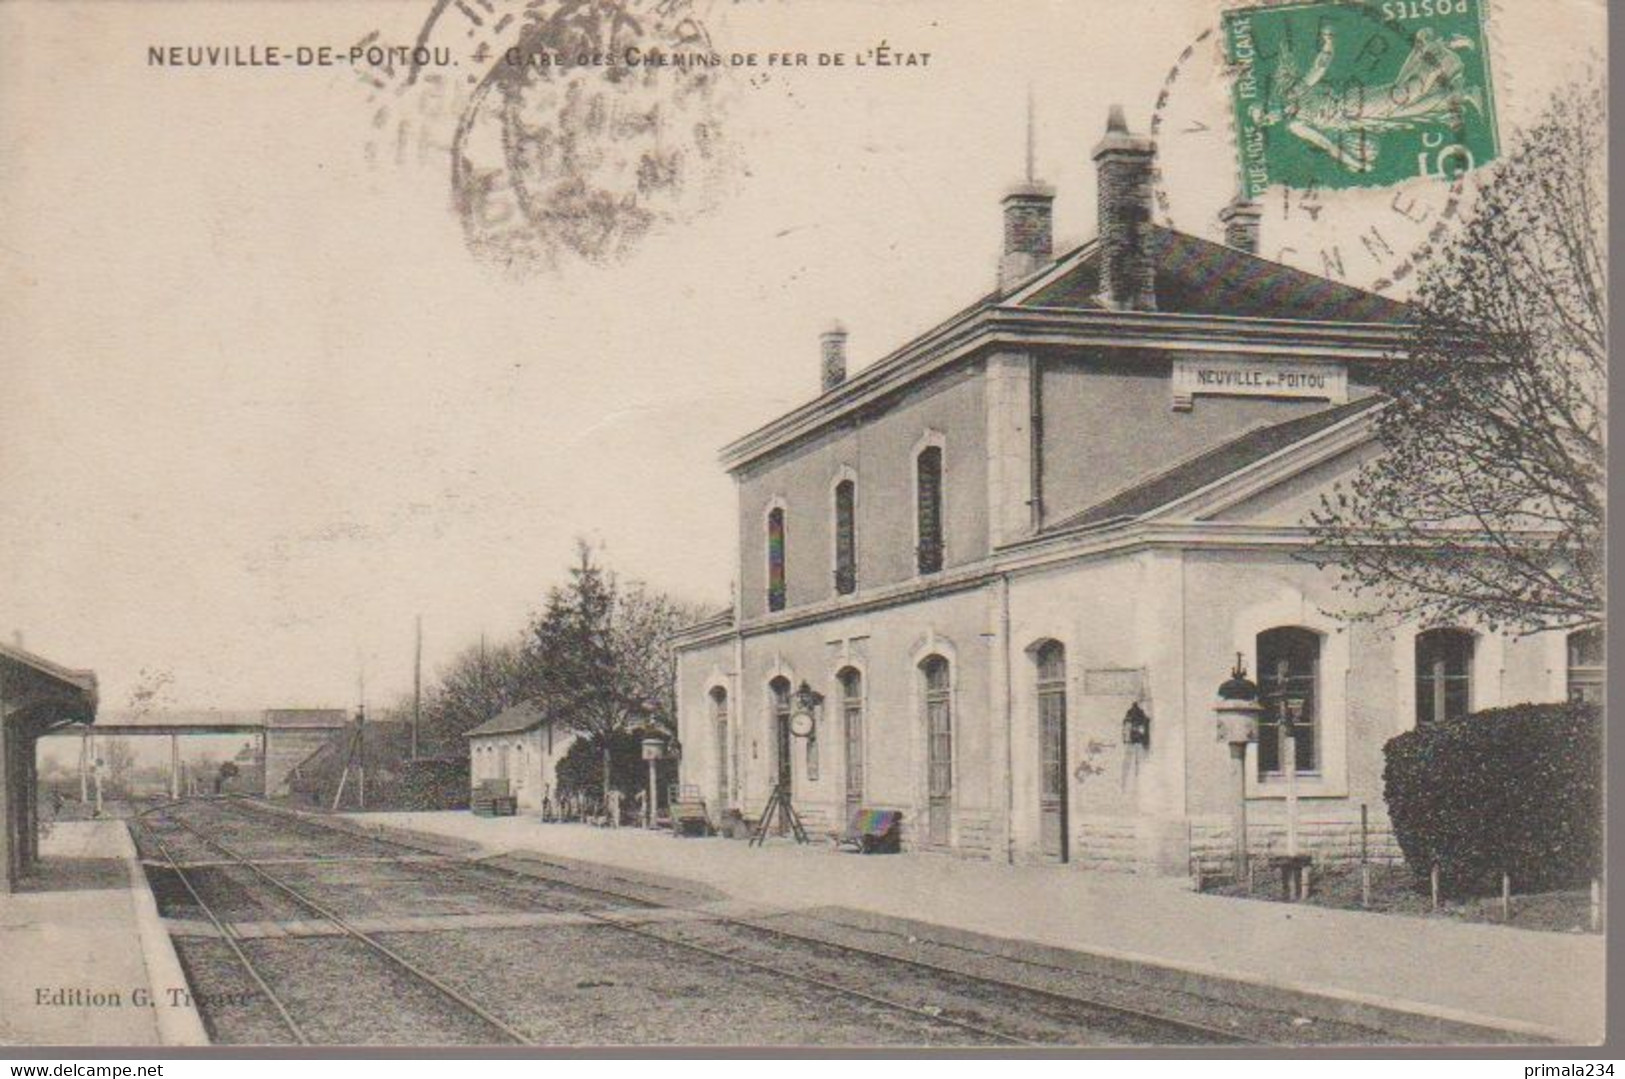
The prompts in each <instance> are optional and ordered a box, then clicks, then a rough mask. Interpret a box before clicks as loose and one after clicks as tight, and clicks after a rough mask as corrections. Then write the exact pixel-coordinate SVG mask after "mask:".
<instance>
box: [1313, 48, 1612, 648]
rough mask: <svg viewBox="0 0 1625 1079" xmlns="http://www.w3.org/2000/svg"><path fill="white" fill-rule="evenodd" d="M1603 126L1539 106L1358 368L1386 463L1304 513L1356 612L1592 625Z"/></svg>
mask: <svg viewBox="0 0 1625 1079" xmlns="http://www.w3.org/2000/svg"><path fill="white" fill-rule="evenodd" d="M1607 130H1608V128H1607V111H1606V107H1605V102H1604V99H1603V89H1602V85H1601V82H1600V80H1597V81H1592V82H1589V83H1587V84H1584V85H1577V86H1573V87H1570V88H1569V89H1568V90H1566V91H1564V92H1563V93H1560V94H1558V95H1557V96H1555V97H1554V98H1553V99H1552V101H1551V103H1550V104H1549V105H1548V107H1547V109H1546V111H1545V112H1544V113H1543V114H1542V116H1541V117H1540V119H1539V120H1538V122H1537V123H1535V124H1534V126H1532V127H1531V128H1530V129H1529V130H1528V131H1526V132H1524V133H1523V135H1522V137H1521V141H1520V144H1519V145H1518V146H1517V147H1516V149H1515V150H1514V152H1512V153H1511V154H1510V155H1509V156H1507V157H1506V158H1504V159H1503V160H1502V161H1500V162H1498V163H1496V164H1495V165H1493V166H1490V169H1492V170H1493V171H1492V172H1491V173H1490V177H1489V179H1488V180H1487V182H1485V183H1484V184H1483V185H1482V187H1481V188H1480V190H1479V191H1478V194H1477V200H1476V203H1475V205H1474V207H1473V209H1472V211H1471V213H1470V214H1469V216H1468V217H1467V218H1466V219H1465V220H1464V221H1463V223H1462V224H1461V225H1460V226H1458V227H1457V229H1456V230H1455V232H1454V233H1453V234H1452V235H1451V236H1449V237H1448V238H1447V239H1446V240H1445V241H1444V242H1443V243H1441V244H1439V245H1438V246H1436V247H1435V248H1434V249H1433V251H1432V252H1431V253H1430V254H1429V255H1428V256H1427V259H1428V261H1426V262H1425V263H1424V268H1423V270H1422V272H1421V273H1420V275H1419V278H1418V285H1417V290H1416V293H1415V296H1414V297H1413V300H1412V303H1413V305H1414V307H1415V311H1416V315H1415V318H1414V321H1413V323H1412V324H1411V326H1410V327H1409V329H1408V341H1407V347H1406V349H1405V350H1404V355H1402V356H1400V357H1396V358H1394V359H1392V360H1390V361H1387V362H1385V363H1382V364H1376V365H1373V366H1374V367H1375V368H1376V371H1375V377H1376V380H1377V383H1378V388H1379V389H1381V390H1382V391H1383V392H1384V393H1385V394H1386V395H1387V397H1388V398H1389V401H1388V402H1387V404H1386V405H1385V406H1384V408H1383V409H1382V410H1381V412H1380V413H1379V415H1378V416H1377V418H1376V425H1377V431H1378V437H1379V439H1380V442H1381V444H1382V447H1383V449H1384V451H1385V452H1384V453H1382V454H1380V455H1379V456H1377V457H1376V458H1374V459H1373V460H1372V461H1371V462H1369V463H1368V464H1367V465H1365V466H1364V467H1363V468H1362V469H1361V470H1360V472H1358V473H1357V474H1356V476H1355V477H1354V478H1353V479H1352V481H1350V482H1348V483H1347V484H1339V485H1338V486H1337V487H1335V488H1334V489H1333V490H1332V491H1331V492H1330V493H1329V494H1327V495H1325V496H1323V497H1322V499H1321V506H1320V508H1319V510H1318V511H1316V512H1314V513H1313V514H1312V515H1311V518H1312V524H1313V527H1314V530H1315V533H1316V543H1315V549H1314V550H1313V552H1311V557H1312V558H1313V559H1314V560H1315V561H1317V562H1319V563H1320V564H1322V565H1324V566H1336V567H1337V568H1338V572H1339V573H1340V574H1341V575H1342V582H1343V586H1344V587H1347V588H1349V589H1351V591H1352V592H1353V593H1354V594H1357V595H1365V596H1367V597H1368V598H1370V599H1374V600H1375V603H1373V604H1372V607H1374V608H1376V609H1375V610H1374V611H1373V612H1372V614H1373V616H1375V615H1377V614H1399V615H1405V616H1411V617H1416V618H1418V619H1420V620H1424V621H1436V622H1479V623H1482V624H1485V625H1487V626H1489V627H1491V628H1499V627H1507V628H1511V629H1513V630H1516V631H1518V632H1534V631H1538V630H1542V629H1564V628H1575V627H1582V626H1589V625H1594V624H1597V623H1599V622H1600V621H1601V619H1602V613H1603V606H1604V604H1603V598H1604V580H1603V557H1602V541H1603V527H1604V520H1603V504H1604V480H1605V463H1606V441H1605V431H1606V427H1607V413H1606V400H1605V395H1606V388H1607V362H1608V357H1607V337H1606V334H1607V289H1608V276H1607V250H1606V247H1607V221H1606V198H1607V195H1606V191H1607V188H1606V176H1605V166H1606V133H1607Z"/></svg>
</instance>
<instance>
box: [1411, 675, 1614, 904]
mask: <svg viewBox="0 0 1625 1079" xmlns="http://www.w3.org/2000/svg"><path fill="white" fill-rule="evenodd" d="M1383 755H1384V756H1385V757H1386V759H1387V764H1386V766H1385V767H1384V769H1383V796H1384V798H1386V799H1387V802H1388V816H1389V819H1390V820H1391V821H1392V822H1393V826H1394V837H1395V838H1396V839H1397V840H1398V841H1399V846H1400V849H1401V850H1403V851H1404V852H1405V861H1406V863H1407V864H1408V865H1409V866H1410V867H1411V870H1412V872H1413V873H1415V874H1416V876H1417V879H1418V884H1419V885H1425V882H1426V881H1427V878H1428V875H1429V872H1430V870H1431V869H1432V867H1433V866H1435V865H1437V866H1438V867H1439V886H1440V890H1441V891H1442V892H1444V893H1445V894H1447V895H1451V896H1468V895H1481V894H1489V893H1492V892H1495V891H1498V890H1499V889H1500V887H1501V874H1502V873H1503V872H1504V873H1508V874H1510V875H1511V877H1512V884H1513V887H1514V888H1516V889H1517V890H1518V891H1520V892H1535V891H1550V890H1553V889H1557V888H1565V887H1572V886H1576V885H1581V884H1584V883H1585V882H1587V881H1589V880H1591V879H1592V878H1594V877H1597V876H1599V875H1600V874H1601V872H1602V857H1603V855H1602V828H1603V818H1602V811H1603V805H1602V760H1603V757H1602V719H1601V715H1600V714H1599V710H1598V709H1597V707H1596V706H1595V705H1590V704H1579V703H1573V704H1520V705H1514V706H1512V707H1510V708H1492V709H1488V710H1486V711H1483V712H1475V713H1473V714H1472V715H1469V716H1463V717H1461V718H1460V719H1454V720H1448V721H1445V722H1442V723H1432V724H1428V725H1427V726H1424V727H1419V728H1417V729H1416V730H1413V731H1407V732H1406V733H1404V734H1401V735H1399V736H1398V737H1395V738H1392V739H1390V740H1389V741H1388V744H1387V745H1385V746H1384V747H1383Z"/></svg>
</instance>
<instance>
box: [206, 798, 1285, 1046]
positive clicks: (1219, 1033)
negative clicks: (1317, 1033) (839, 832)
mask: <svg viewBox="0 0 1625 1079" xmlns="http://www.w3.org/2000/svg"><path fill="white" fill-rule="evenodd" d="M234 804H235V803H234ZM295 819H296V820H298V821H299V822H300V823H303V824H306V825H307V826H308V827H309V828H311V829H321V830H325V831H330V832H336V833H338V834H340V835H345V836H351V835H352V833H349V832H346V831H345V830H343V829H340V828H336V827H334V826H332V825H330V824H326V823H323V822H320V821H314V820H310V819H309V818H306V817H298V818H295ZM354 838H368V839H373V840H374V841H375V842H378V843H381V844H385V845H389V846H394V847H399V848H402V849H405V850H417V851H421V850H423V848H421V847H415V846H413V845H412V844H410V843H408V842H404V841H402V840H399V839H393V838H383V837H375V836H366V837H359V836H356V837H354ZM469 864H479V865H482V866H484V867H485V868H487V869H492V870H495V871H496V872H499V873H502V874H504V875H505V876H508V877H512V878H515V879H517V880H520V881H529V882H542V883H545V884H551V885H556V886H561V887H565V888H570V889H573V890H575V891H577V892H584V893H587V894H592V895H601V896H607V897H609V898H611V899H614V900H617V901H620V902H623V903H624V902H627V901H631V902H633V903H637V904H639V905H642V906H646V907H650V908H653V909H666V908H664V907H663V906H662V905H661V904H659V903H656V902H653V901H651V900H647V899H644V898H642V897H640V896H636V895H631V894H629V893H626V892H620V891H616V890H615V889H613V888H606V887H603V886H600V885H592V884H581V883H578V882H576V881H570V880H561V879H559V878H557V877H551V876H543V875H536V874H530V873H521V872H519V871H517V870H514V869H509V868H508V867H506V866H500V865H493V864H491V862H490V861H488V860H486V859H479V860H477V861H476V862H471V863H469ZM505 890H506V891H508V892H509V894H518V893H516V892H515V891H514V890H513V889H505ZM525 898H530V899H533V900H535V899H538V897H536V896H527V897H525ZM549 909H556V908H549ZM576 913H581V914H583V915H585V916H586V917H588V918H591V919H594V920H598V921H603V922H605V923H607V924H611V925H615V926H616V927H618V928H621V929H625V930H627V931H629V932H634V933H638V934H640V935H642V936H645V937H648V938H651V939H655V940H660V941H663V942H665V943H668V944H675V945H678V946H680V947H685V948H690V949H693V950H696V951H701V952H705V953H707V954H711V955H714V956H718V957H721V958H726V959H728V960H730V961H732V962H738V963H744V964H747V965H754V966H756V967H757V969H761V970H769V971H772V972H774V973H779V974H784V975H786V976H790V977H795V978H798V979H802V980H806V979H810V978H811V977H812V976H811V975H802V974H800V973H799V972H794V971H784V970H781V969H779V968H775V967H772V966H771V965H770V964H761V963H757V962H756V961H755V960H750V959H746V958H744V957H742V956H735V955H731V954H729V953H727V952H724V951H721V950H720V949H712V948H708V947H706V946H705V945H701V944H696V943H694V942H692V941H682V940H673V939H672V938H670V937H666V936H662V935H661V934H659V933H655V932H652V931H649V930H646V929H643V928H642V927H639V926H633V925H628V924H626V923H624V922H622V921H619V920H617V919H615V918H613V917H610V916H605V915H600V914H596V913H594V912H591V911H581V912H576ZM712 920H713V921H715V922H717V923H718V924H722V925H733V926H738V927H740V928H743V929H749V930H753V931H755V932H757V933H763V934H769V935H772V936H779V937H783V938H786V939H789V940H794V941H797V942H799V943H802V944H810V945H814V946H817V947H823V948H828V949H831V950H834V951H839V952H842V953H845V954H848V955H855V956H861V957H864V958H866V959H870V960H879V961H881V962H889V963H895V964H898V965H902V966H907V967H912V968H915V969H917V970H921V971H925V972H928V973H930V974H933V975H936V976H938V977H943V976H946V977H951V978H954V979H957V980H959V981H961V982H971V983H979V984H982V985H986V986H989V987H991V988H995V989H999V990H1003V991H1006V992H1018V993H1025V994H1028V995H1030V996H1035V997H1039V998H1041V999H1044V1000H1047V1001H1051V1002H1053V1003H1057V1004H1062V1005H1065V1006H1067V1007H1070V1008H1079V1009H1085V1010H1093V1011H1096V1012H1100V1013H1104V1014H1107V1015H1111V1016H1114V1017H1117V1018H1120V1019H1124V1020H1130V1021H1133V1022H1136V1023H1140V1024H1149V1025H1153V1026H1156V1027H1161V1028H1165V1029H1169V1028H1171V1029H1174V1030H1181V1031H1184V1032H1186V1033H1189V1034H1193V1035H1200V1036H1201V1037H1202V1038H1204V1039H1206V1041H1207V1042H1220V1043H1223V1044H1229V1045H1260V1044H1268V1043H1265V1042H1261V1041H1259V1040H1258V1039H1256V1038H1249V1037H1247V1036H1246V1035H1244V1034H1238V1033H1237V1032H1235V1031H1233V1030H1226V1029H1224V1028H1222V1027H1216V1026H1211V1025H1209V1024H1206V1023H1201V1022H1197V1021H1195V1020H1190V1019H1179V1018H1174V1017H1171V1016H1168V1015H1164V1014H1161V1013H1157V1012H1152V1011H1147V1010H1144V1009H1140V1008H1135V1007H1133V1006H1132V1005H1127V1004H1118V1003H1114V1002H1111V1001H1104V1000H1100V999H1098V998H1095V997H1089V996H1080V995H1074V994H1071V993H1063V992H1060V991H1057V990H1053V989H1044V988H1040V987H1038V986H1032V985H1027V984H1024V983H1022V982H1016V981H1010V980H1008V979H1005V978H999V977H995V976H993V975H986V974H972V973H969V972H967V971H963V970H956V969H955V968H953V967H950V966H945V965H943V964H940V963H934V962H932V961H930V960H927V959H919V958H915V957H911V956H901V955H896V954H893V953H891V952H887V951H882V950H879V949H871V948H864V947H862V946H860V945H855V944H845V943H841V942H839V941H831V940H825V939H823V938H821V937H816V936H811V935H808V934H803V933H797V932H794V931H793V930H789V929H784V928H781V927H779V926H768V925H762V924H761V923H759V922H754V921H750V920H748V919H743V918H737V917H730V916H728V915H722V914H718V915H715V916H713V918H712ZM1021 962H1025V960H1022V961H1021ZM1046 967H1047V968H1048V969H1055V970H1060V971H1061V972H1063V973H1066V971H1065V969H1064V968H1055V967H1048V966H1047V965H1046ZM816 984H822V985H824V987H825V988H834V989H838V990H839V991H841V992H846V993H853V994H856V995H860V996H863V997H864V999H866V1000H869V1001H871V1002H877V1003H885V1004H886V1005H887V1006H888V1007H897V1008H904V1009H908V1010H912V1011H914V1012H915V1013H917V1014H921V1015H925V1016H927V1017H930V1018H932V1019H935V1020H937V1021H939V1022H944V1021H945V1022H951V1023H954V1025H958V1026H964V1027H965V1029H971V1030H974V1031H975V1032H977V1033H983V1034H987V1035H989V1036H994V1037H998V1038H1000V1039H1001V1040H1005V1041H1011V1042H1014V1043H1018V1044H1024V1045H1035V1044H1042V1043H1033V1042H1029V1041H1027V1040H1025V1039H1021V1038H1018V1037H1017V1036H1015V1035H1009V1034H1005V1033H1003V1032H999V1031H994V1030H991V1029H989V1028H981V1027H976V1026H974V1025H969V1026H967V1025H966V1024H963V1023H960V1022H959V1021H957V1020H952V1019H950V1018H948V1017H945V1016H935V1015H932V1014H931V1013H930V1012H927V1011H924V1010H923V1009H918V1008H914V1007H913V1006H912V1005H907V1004H901V1003H898V1002H885V1001H878V1000H877V999H876V998H874V997H873V996H872V995H869V994H866V993H864V992H863V991H862V990H856V989H851V988H849V987H846V986H841V985H838V984H837V983H822V982H818V983H816Z"/></svg>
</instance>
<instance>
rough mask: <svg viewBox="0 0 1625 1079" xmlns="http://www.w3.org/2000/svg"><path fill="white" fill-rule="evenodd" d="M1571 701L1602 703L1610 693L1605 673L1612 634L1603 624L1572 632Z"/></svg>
mask: <svg viewBox="0 0 1625 1079" xmlns="http://www.w3.org/2000/svg"><path fill="white" fill-rule="evenodd" d="M1568 652H1569V677H1568V689H1569V700H1571V701H1589V702H1591V703H1592V704H1601V703H1602V702H1603V698H1604V697H1605V696H1606V694H1605V693H1604V692H1603V689H1604V684H1605V683H1604V675H1605V673H1606V672H1605V667H1606V659H1605V657H1606V656H1607V654H1608V634H1607V631H1606V630H1604V629H1603V628H1602V627H1601V626H1594V627H1592V628H1591V629H1577V630H1575V631H1574V632H1573V633H1571V634H1569V639H1568Z"/></svg>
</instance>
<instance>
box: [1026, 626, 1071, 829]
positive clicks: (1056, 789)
mask: <svg viewBox="0 0 1625 1079" xmlns="http://www.w3.org/2000/svg"><path fill="white" fill-rule="evenodd" d="M1033 659H1034V661H1035V664H1036V666H1037V668H1038V671H1037V673H1038V812H1039V824H1040V828H1039V831H1040V838H1041V840H1042V842H1043V850H1044V854H1045V856H1046V857H1050V858H1056V859H1059V860H1061V861H1065V860H1066V794H1067V790H1066V648H1065V646H1064V645H1062V644H1061V642H1060V641H1045V642H1044V643H1043V644H1041V645H1039V647H1038V651H1037V652H1036V653H1034V655H1033Z"/></svg>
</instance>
